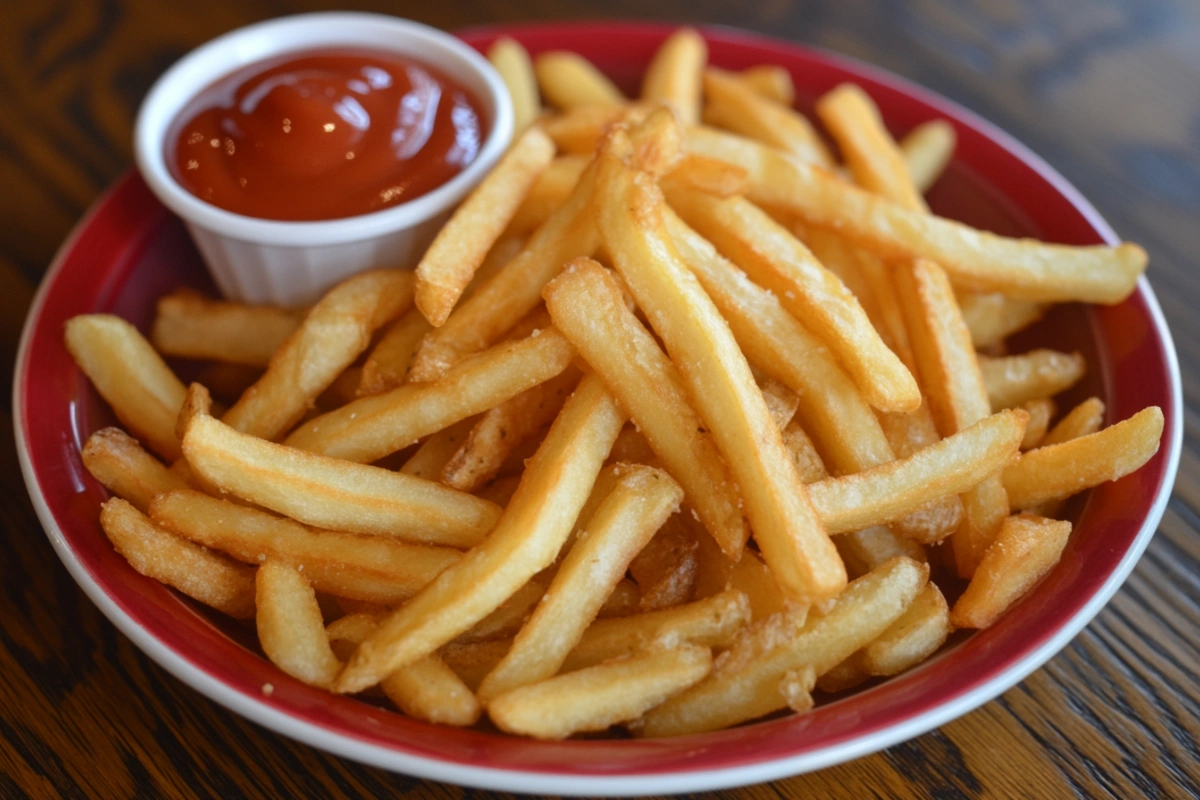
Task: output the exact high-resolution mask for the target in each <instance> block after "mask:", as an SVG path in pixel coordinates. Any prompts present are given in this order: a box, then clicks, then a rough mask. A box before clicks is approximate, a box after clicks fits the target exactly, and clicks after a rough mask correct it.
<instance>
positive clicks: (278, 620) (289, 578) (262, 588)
mask: <svg viewBox="0 0 1200 800" xmlns="http://www.w3.org/2000/svg"><path fill="white" fill-rule="evenodd" d="M254 586H255V605H256V607H257V609H258V614H257V616H256V617H255V621H256V623H257V626H258V641H259V643H260V644H261V645H262V649H263V652H264V653H266V654H267V658H269V659H271V661H272V662H273V663H274V664H275V666H277V667H279V668H280V669H281V670H283V671H284V672H286V673H287V674H289V675H291V676H292V677H293V678H298V679H299V680H301V681H304V682H305V683H307V684H309V685H311V686H319V687H321V688H326V687H328V686H329V684H330V683H331V682H332V681H333V678H334V676H336V675H337V674H338V671H339V670H340V669H341V668H342V665H341V662H339V661H338V660H337V656H335V655H334V654H333V650H332V649H331V648H330V646H329V637H328V636H326V635H325V623H324V621H323V620H322V619H321V608H320V606H318V605H317V596H316V594H315V593H314V592H313V587H312V585H311V584H310V583H309V582H308V580H307V579H306V578H305V577H304V574H303V573H301V572H299V571H297V570H296V568H295V567H292V566H289V565H287V564H282V563H280V562H277V561H270V560H268V561H265V562H263V564H262V565H261V566H260V567H259V568H258V570H257V574H256V576H255V581H254Z"/></svg>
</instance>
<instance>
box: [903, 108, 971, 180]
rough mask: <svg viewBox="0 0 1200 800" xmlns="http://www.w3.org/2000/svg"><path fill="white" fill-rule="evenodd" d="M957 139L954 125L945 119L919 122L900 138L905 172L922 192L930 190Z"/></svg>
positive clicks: (947, 160)
mask: <svg viewBox="0 0 1200 800" xmlns="http://www.w3.org/2000/svg"><path fill="white" fill-rule="evenodd" d="M957 140H958V134H957V133H955V131H954V126H953V125H951V124H950V123H949V122H947V121H946V120H944V119H934V120H930V121H929V122H922V123H921V124H920V125H918V126H917V127H915V128H913V129H912V130H911V131H909V132H908V133H907V134H905V135H904V137H903V138H902V139H901V140H900V151H901V152H902V153H904V161H905V163H906V164H907V165H908V174H909V175H910V176H912V181H913V183H914V184H916V186H917V188H918V189H919V190H921V192H927V191H929V188H930V187H931V186H933V184H934V183H936V182H937V179H938V178H940V177H941V175H942V173H943V172H945V171H946V166H947V165H949V163H950V159H951V158H953V157H954V146H955V144H956V143H957Z"/></svg>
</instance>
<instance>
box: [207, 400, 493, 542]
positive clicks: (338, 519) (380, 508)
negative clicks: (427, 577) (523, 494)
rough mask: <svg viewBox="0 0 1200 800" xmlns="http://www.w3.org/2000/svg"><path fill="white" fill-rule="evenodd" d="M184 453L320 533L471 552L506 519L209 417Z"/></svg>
mask: <svg viewBox="0 0 1200 800" xmlns="http://www.w3.org/2000/svg"><path fill="white" fill-rule="evenodd" d="M183 451H184V454H185V455H186V456H187V459H188V463H189V464H190V465H191V467H192V469H193V470H194V471H195V472H196V473H197V474H199V475H201V476H202V477H203V478H204V479H205V480H208V481H211V482H212V483H214V484H215V485H217V486H218V487H220V488H221V489H222V490H223V491H226V492H229V493H230V494H233V495H234V496H236V497H240V498H242V499H243V500H249V501H250V502H252V503H255V504H257V505H259V506H262V507H263V508H269V509H271V510H273V511H277V512H279V513H281V514H286V515H287V516H289V517H291V518H292V519H295V520H297V521H300V522H304V523H306V524H309V525H313V526H316V527H322V528H330V529H333V530H342V531H347V532H349V533H366V534H376V535H380V536H396V537H400V538H406V539H409V540H411V541H415V542H425V543H429V544H441V545H448V546H450V547H471V546H473V545H475V544H477V543H478V542H479V541H480V540H481V539H483V537H484V536H485V535H486V534H487V532H488V531H490V530H491V529H492V526H493V525H494V524H495V523H496V520H497V519H499V517H500V509H499V508H497V507H496V506H495V505H493V504H492V503H489V502H487V501H486V500H481V499H480V498H478V497H474V496H473V495H469V494H465V493H463V492H458V491H455V490H453V489H450V488H447V487H445V486H441V485H440V484H437V483H434V482H432V481H427V480H422V479H420V478H414V477H411V476H409V475H404V474H401V473H396V472H391V471H390V470H386V469H383V468H381V467H373V466H369V465H366V464H355V463H352V462H349V461H342V460H339V459H334V458H329V457H327V456H321V455H317V454H315V453H309V452H306V451H303V450H296V449H294V448H291V447H286V446H284V445H278V444H273V443H271V442H268V441H266V440H264V439H259V438H257V437H254V436H247V435H246V434H244V433H239V432H237V431H235V430H234V429H233V428H231V427H229V426H228V425H225V424H224V423H222V422H219V421H218V420H216V419H213V418H212V417H208V416H199V417H196V418H195V419H193V420H192V422H191V424H190V425H188V431H187V436H185V437H184V440H183Z"/></svg>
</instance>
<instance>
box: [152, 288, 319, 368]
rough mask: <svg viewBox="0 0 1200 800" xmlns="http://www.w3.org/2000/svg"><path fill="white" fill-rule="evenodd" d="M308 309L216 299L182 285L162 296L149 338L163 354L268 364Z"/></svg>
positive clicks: (237, 362)
mask: <svg viewBox="0 0 1200 800" xmlns="http://www.w3.org/2000/svg"><path fill="white" fill-rule="evenodd" d="M303 320H304V312H303V311H296V310H294V309H286V308H278V307H276V306H251V305H246V304H244V303H233V302H229V301H225V300H211V299H209V298H207V297H205V296H204V295H202V294H200V293H199V292H194V291H191V290H189V289H177V290H176V291H174V292H171V293H170V294H168V295H164V296H163V297H160V298H159V300H158V305H157V311H156V313H155V315H154V326H153V327H152V328H151V329H150V341H151V342H152V343H153V344H154V347H155V348H156V349H157V350H158V351H159V352H160V353H162V354H163V355H167V356H182V357H184V358H207V359H212V360H214V361H224V362H228V363H231V364H245V365H247V366H251V367H265V366H267V364H268V363H270V361H271V356H273V355H275V351H276V350H278V349H279V346H280V345H281V344H283V343H284V341H285V340H286V339H287V338H288V337H289V336H291V335H292V333H293V332H294V331H295V330H296V329H297V328H299V327H300V323H301V322H302V321H303Z"/></svg>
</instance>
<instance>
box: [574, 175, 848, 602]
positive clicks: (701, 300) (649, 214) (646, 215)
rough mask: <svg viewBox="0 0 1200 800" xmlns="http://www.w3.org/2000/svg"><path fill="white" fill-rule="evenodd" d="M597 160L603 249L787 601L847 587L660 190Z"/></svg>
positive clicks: (834, 552)
mask: <svg viewBox="0 0 1200 800" xmlns="http://www.w3.org/2000/svg"><path fill="white" fill-rule="evenodd" d="M598 158H600V159H601V175H600V176H598V178H597V182H596V183H597V198H598V204H599V206H600V209H599V226H600V228H601V230H602V231H603V237H604V243H605V245H606V247H607V248H608V251H609V253H610V254H611V255H612V258H613V261H614V263H615V264H616V266H617V269H618V271H619V272H620V273H621V275H622V277H624V278H625V282H626V284H628V286H629V289H630V291H631V293H632V294H633V296H634V298H635V299H636V300H637V303H638V306H639V307H640V308H641V309H642V310H643V311H645V313H646V316H647V318H648V319H649V320H650V322H651V324H652V325H653V326H654V329H655V331H656V332H657V333H658V334H659V336H661V337H662V339H663V342H664V343H665V344H666V348H667V352H668V353H670V354H671V357H672V361H674V362H675V365H676V366H677V367H678V368H679V371H680V373H681V374H682V375H683V377H684V381H685V382H686V384H687V386H688V388H689V390H690V393H691V397H692V402H693V403H695V404H696V407H697V410H698V411H699V412H700V417H701V419H703V420H704V421H705V423H706V425H707V427H708V429H709V430H711V431H712V432H713V436H714V438H715V439H716V442H717V447H718V449H719V450H720V451H721V454H722V455H723V456H724V457H725V461H726V463H727V464H728V465H729V470H730V473H731V474H732V475H733V477H734V480H735V481H736V482H737V484H738V487H739V488H740V489H741V494H742V498H743V500H744V501H745V505H746V508H745V511H746V516H747V518H748V519H749V521H750V525H751V528H752V529H753V531H754V537H755V540H756V541H757V542H758V545H759V549H760V550H761V551H762V553H763V557H764V558H765V559H766V561H767V564H768V565H770V567H771V570H772V571H773V572H774V573H775V577H776V579H777V580H778V581H779V584H780V587H781V588H782V589H783V590H784V592H785V593H786V594H787V595H788V596H789V597H792V598H796V599H818V598H824V597H829V596H831V595H832V594H834V593H836V592H837V591H839V590H840V588H841V587H842V586H843V585H844V583H845V580H846V573H845V568H844V567H843V565H842V562H841V559H840V558H839V557H838V555H837V549H836V548H835V547H834V546H833V543H832V542H831V541H830V540H829V537H828V535H826V533H825V531H823V530H822V529H821V525H820V523H819V521H818V520H817V518H816V515H815V513H814V512H813V510H812V506H811V504H810V503H809V502H808V497H807V494H806V492H805V491H804V485H803V484H802V483H800V478H799V476H798V475H797V474H796V468H795V466H794V465H793V464H792V461H791V458H790V457H789V456H788V453H787V450H786V449H785V448H784V446H783V440H782V438H781V436H780V433H779V429H778V428H777V427H775V425H774V423H773V422H772V421H771V417H770V414H769V413H767V408H766V405H765V404H764V403H763V400H762V393H761V392H759V391H758V387H757V386H756V385H755V383H754V377H753V375H752V374H751V372H750V365H749V364H748V363H747V362H746V358H745V356H744V355H742V352H741V350H740V349H738V345H737V342H736V341H735V340H734V338H733V334H732V333H731V332H730V330H729V326H728V325H727V324H726V322H725V320H724V319H723V318H722V317H721V314H720V312H719V311H717V309H716V307H715V306H714V305H713V302H712V300H711V299H709V297H708V295H707V294H705V292H704V289H703V288H702V287H701V286H700V283H699V282H698V281H697V280H696V277H695V276H694V275H693V274H692V273H691V272H690V271H689V269H688V267H687V266H686V264H684V263H683V261H682V260H681V259H680V257H679V255H678V253H677V252H676V251H675V248H674V247H673V246H672V245H671V240H670V236H669V235H668V233H667V231H666V229H665V227H664V225H663V208H664V207H665V206H664V203H663V199H662V195H661V193H660V192H659V191H658V187H657V186H656V185H655V184H654V183H653V180H652V178H651V176H649V175H647V174H646V173H638V172H635V171H634V170H631V169H629V168H628V167H626V166H625V165H623V164H622V163H621V162H620V161H619V160H617V159H616V158H614V157H613V156H611V155H609V154H606V153H601V155H600V156H598Z"/></svg>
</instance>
